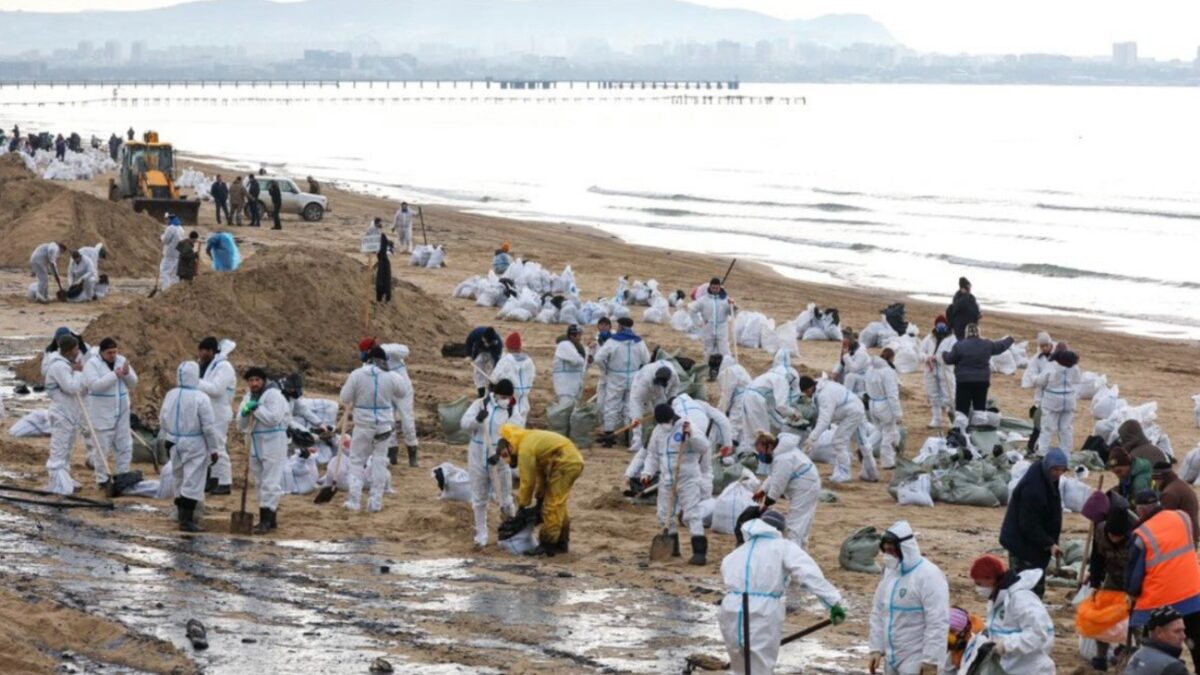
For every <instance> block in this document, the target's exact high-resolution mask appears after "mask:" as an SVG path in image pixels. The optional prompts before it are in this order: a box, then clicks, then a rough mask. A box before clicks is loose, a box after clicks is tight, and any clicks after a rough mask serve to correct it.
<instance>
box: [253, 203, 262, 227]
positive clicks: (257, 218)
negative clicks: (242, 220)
mask: <svg viewBox="0 0 1200 675" xmlns="http://www.w3.org/2000/svg"><path fill="white" fill-rule="evenodd" d="M261 225H262V213H260V211H259V208H258V200H257V199H253V198H251V200H250V227H259V226H261Z"/></svg>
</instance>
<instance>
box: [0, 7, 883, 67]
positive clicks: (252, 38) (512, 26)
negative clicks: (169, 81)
mask: <svg viewBox="0 0 1200 675" xmlns="http://www.w3.org/2000/svg"><path fill="white" fill-rule="evenodd" d="M0 26H3V27H4V28H3V36H4V37H3V40H0V51H3V52H4V53H7V54H13V53H17V52H21V51H25V50H30V49H40V50H42V52H43V53H45V52H47V51H49V50H52V49H59V48H74V47H75V46H76V45H77V44H78V43H79V42H80V41H85V40H86V41H90V42H91V43H92V44H93V45H94V46H96V47H99V46H101V45H103V43H104V42H106V41H108V40H117V41H120V42H122V43H124V44H125V45H128V43H130V42H133V41H142V42H145V43H146V44H147V46H149V47H151V48H163V47H169V46H174V45H230V46H236V45H246V46H247V47H250V48H260V47H261V48H269V49H271V50H279V49H288V50H291V51H297V50H298V49H300V48H302V47H323V48H334V47H338V46H341V45H348V44H363V43H364V42H370V41H373V42H375V43H378V46H379V48H380V49H381V50H382V51H384V52H403V51H406V49H407V50H411V49H413V48H415V46H416V45H419V44H428V43H445V44H450V45H454V46H458V47H476V48H480V49H483V50H490V49H492V48H493V47H496V46H499V45H516V46H520V47H522V48H525V49H528V48H529V45H530V44H531V40H532V41H534V43H535V44H536V42H537V41H539V40H546V39H553V40H559V41H562V40H567V41H576V40H585V39H592V38H603V39H607V40H608V41H609V42H610V43H611V44H613V45H614V46H621V45H634V44H647V43H656V42H662V41H666V40H670V41H688V40H695V41H698V42H713V41H717V40H723V39H727V40H733V41H737V42H741V43H743V44H746V43H749V44H753V43H754V42H756V41H758V40H764V39H765V40H774V39H788V40H791V41H793V42H810V43H814V44H820V45H826V46H831V47H840V46H845V45H849V44H854V43H871V44H885V45H886V44H894V43H895V40H894V39H893V38H892V36H891V34H890V33H889V32H888V30H887V29H886V28H885V27H883V26H882V25H880V24H879V23H878V22H876V21H874V20H873V19H871V18H870V17H867V16H863V15H858V14H836V15H829V16H823V17H818V18H815V19H811V20H798V21H785V20H782V19H777V18H775V17H771V16H767V15H765V14H760V13H757V12H751V11H746V10H738V9H717V8H712V7H705V6H701V5H695V4H692V3H689V2H682V1H680V0H307V1H306V2H297V3H287V4H277V3H272V2H267V1H266V0H206V1H202V2H192V3H187V4H183V5H176V6H173V7H167V8H163V9H154V10H143V11H132V12H124V11H122V12H111V11H106V12H96V11H90V12H77V13H69V14H58V13H39V12H0ZM126 49H128V47H127V46H126Z"/></svg>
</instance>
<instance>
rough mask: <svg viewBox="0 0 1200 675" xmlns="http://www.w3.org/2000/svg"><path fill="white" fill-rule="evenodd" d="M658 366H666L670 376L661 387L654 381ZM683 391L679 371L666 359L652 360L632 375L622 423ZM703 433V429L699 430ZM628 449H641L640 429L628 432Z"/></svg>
mask: <svg viewBox="0 0 1200 675" xmlns="http://www.w3.org/2000/svg"><path fill="white" fill-rule="evenodd" d="M659 368H666V369H667V370H669V371H671V377H670V379H668V380H667V386H666V387H663V386H661V385H659V384H658V383H657V382H655V381H654V376H655V374H657V373H658V369H659ZM682 392H683V385H682V384H681V383H680V382H679V373H677V372H676V371H675V367H674V366H672V365H671V364H670V363H668V362H667V361H654V362H653V363H647V364H646V365H644V366H642V367H641V368H640V369H639V370H638V371H637V373H635V374H634V376H633V382H632V384H630V386H629V404H628V405H629V407H628V409H627V410H626V411H625V417H624V420H623V423H624V424H629V423H631V422H633V421H634V420H636V419H641V418H642V416H643V415H645V414H647V413H650V414H653V413H654V407H655V406H657V405H658V404H660V403H666V402H667V399H669V398H671V397H672V396H677V395H678V394H680V393H682ZM701 433H702V434H703V430H702V431H701ZM629 438H630V443H629V451H630V452H635V453H640V452H641V450H642V430H641V429H634V430H633V431H632V432H631V433H630V434H629Z"/></svg>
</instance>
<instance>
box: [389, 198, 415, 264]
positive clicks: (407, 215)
mask: <svg viewBox="0 0 1200 675" xmlns="http://www.w3.org/2000/svg"><path fill="white" fill-rule="evenodd" d="M392 230H393V231H394V232H395V233H396V247H397V248H402V249H404V251H405V252H407V253H412V250H413V236H412V211H408V210H406V209H403V208H401V209H397V210H396V217H395V218H394V219H393V220H392Z"/></svg>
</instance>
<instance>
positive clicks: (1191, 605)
mask: <svg viewBox="0 0 1200 675" xmlns="http://www.w3.org/2000/svg"><path fill="white" fill-rule="evenodd" d="M1137 512H1138V518H1140V519H1141V523H1140V524H1139V525H1138V527H1137V528H1136V529H1134V531H1133V535H1134V536H1133V541H1132V544H1131V546H1132V548H1131V549H1130V554H1129V567H1128V569H1127V572H1126V573H1127V575H1128V581H1127V583H1126V584H1125V592H1126V593H1128V594H1129V597H1130V599H1131V601H1132V602H1133V614H1132V615H1131V616H1130V618H1129V625H1130V626H1131V627H1135V628H1137V627H1141V626H1143V625H1145V624H1146V622H1147V621H1149V620H1150V614H1151V613H1152V612H1153V611H1154V610H1156V609H1158V608H1160V607H1172V608H1174V609H1175V611H1177V612H1179V613H1180V614H1181V615H1182V616H1183V623H1184V627H1185V630H1186V632H1187V636H1188V645H1189V649H1190V650H1191V652H1192V664H1193V666H1194V667H1195V668H1196V670H1197V671H1198V672H1200V560H1198V559H1197V558H1196V542H1195V541H1193V539H1192V520H1191V518H1190V517H1188V515H1187V514H1186V513H1184V512H1183V511H1175V510H1172V509H1165V508H1163V506H1162V504H1160V503H1159V494H1158V492H1157V491H1156V490H1142V491H1141V492H1139V493H1137Z"/></svg>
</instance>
